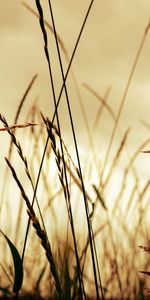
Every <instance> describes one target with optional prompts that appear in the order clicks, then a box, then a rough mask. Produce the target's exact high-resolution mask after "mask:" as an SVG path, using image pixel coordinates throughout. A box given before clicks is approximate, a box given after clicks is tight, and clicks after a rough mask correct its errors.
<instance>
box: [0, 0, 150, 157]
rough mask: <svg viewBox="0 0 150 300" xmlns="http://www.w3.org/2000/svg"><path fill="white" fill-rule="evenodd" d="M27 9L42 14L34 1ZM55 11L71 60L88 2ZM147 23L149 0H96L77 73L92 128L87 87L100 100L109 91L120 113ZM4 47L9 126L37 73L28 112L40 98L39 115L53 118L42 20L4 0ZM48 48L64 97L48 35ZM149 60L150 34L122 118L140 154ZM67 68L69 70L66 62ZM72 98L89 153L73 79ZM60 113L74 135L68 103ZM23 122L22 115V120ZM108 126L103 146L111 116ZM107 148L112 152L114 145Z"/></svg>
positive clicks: (0, 83)
mask: <svg viewBox="0 0 150 300" xmlns="http://www.w3.org/2000/svg"><path fill="white" fill-rule="evenodd" d="M26 3H28V4H30V5H31V6H32V7H33V8H34V9H36V7H35V2H34V1H29V0H27V1H26ZM43 3H44V6H45V11H44V12H45V16H46V19H47V20H50V17H49V11H48V6H47V4H46V3H47V2H46V1H43ZM52 5H53V10H54V15H55V20H56V27H57V31H58V33H59V35H60V36H61V37H62V39H63V42H64V44H65V46H66V48H67V51H68V53H69V56H70V55H71V53H72V50H73V47H74V44H75V41H76V38H77V35H78V33H79V30H80V27H81V24H82V21H83V18H84V16H85V13H86V10H87V7H88V5H89V1H87V0H82V1H79V0H78V1H73V0H64V1H52ZM149 16H150V1H149V0H132V1H131V0H130V1H129V0H107V1H106V0H101V1H100V0H95V2H94V4H93V7H92V11H91V13H90V16H89V19H88V22H87V25H86V28H85V30H84V33H83V36H82V38H81V41H80V44H79V47H78V50H77V53H76V56H75V59H74V62H73V70H74V73H75V76H76V78H77V81H78V84H79V87H80V92H81V95H82V98H83V102H84V105H85V110H86V113H87V117H88V121H89V125H90V126H91V127H92V126H93V121H94V118H95V115H96V112H97V109H98V106H99V103H98V101H97V100H96V99H95V98H94V97H93V96H92V95H91V94H90V93H89V92H88V91H87V90H86V89H85V88H84V87H83V85H82V83H83V82H84V83H87V84H89V85H90V86H91V87H92V88H93V89H95V90H96V91H97V92H98V93H99V94H100V95H101V96H103V95H104V94H105V91H106V89H107V87H108V86H111V92H110V95H109V100H108V102H109V104H110V105H111V106H112V108H113V110H114V112H116V113H117V110H118V108H119V105H120V101H121V97H122V94H123V91H124V88H125V86H126V82H127V79H128V76H129V73H130V70H131V67H132V64H133V61H134V59H135V55H136V53H137V49H138V47H139V44H140V42H141V39H142V37H143V33H144V30H145V28H146V26H147V24H148V21H149ZM0 41H1V47H0V69H1V76H0V90H1V94H0V112H1V113H2V114H4V115H5V116H6V117H7V120H8V122H9V123H11V122H12V121H13V118H14V114H15V112H16V109H17V107H18V103H19V101H20V99H21V97H22V95H23V93H24V91H25V89H26V87H27V85H28V83H29V82H30V80H31V78H32V77H33V75H34V74H35V73H38V75H39V77H38V79H37V81H36V83H35V85H34V87H33V89H32V91H31V93H30V96H29V97H28V99H27V101H26V104H25V111H26V110H27V109H28V108H29V107H30V104H31V103H33V100H34V99H35V97H36V96H37V95H40V109H41V110H42V111H44V112H46V113H47V114H49V115H50V116H51V115H52V107H53V106H52V104H51V103H52V102H50V96H51V92H50V88H49V76H48V69H47V63H46V60H45V56H44V51H43V39H42V35H41V31H40V28H39V24H38V20H37V19H36V18H35V17H34V16H32V15H31V14H30V13H29V12H28V11H27V10H26V9H25V8H24V7H23V6H22V2H21V1H19V0H14V1H10V0H1V9H0ZM49 49H50V53H51V55H52V62H53V64H52V66H53V70H54V79H55V83H56V90H57V93H58V91H59V89H60V86H61V77H60V74H59V69H58V65H57V64H56V57H57V56H56V52H55V48H54V40H53V38H52V35H51V34H49ZM149 53H150V34H149V35H148V37H147V40H146V42H145V45H144V48H143V51H142V53H141V57H140V59H139V63H138V65H137V68H136V71H135V74H134V77H133V80H132V84H131V87H130V89H129V93H128V97H127V100H126V103H125V106H124V109H123V112H122V115H121V119H120V124H121V127H122V132H124V131H125V129H126V128H128V127H129V126H131V127H132V132H131V135H130V136H131V138H130V140H129V141H130V143H131V145H129V148H132V147H133V148H135V149H136V147H137V146H138V145H139V144H140V143H141V142H142V139H144V137H146V136H147V135H148V134H149V133H148V131H146V129H144V128H143V127H142V125H141V124H139V119H144V120H145V121H147V122H149V107H150V105H149V96H150V81H149V79H150V59H149ZM63 61H64V68H65V69H66V66H67V64H66V62H65V60H64V56H63ZM68 91H69V96H70V100H71V105H72V109H73V115H74V119H75V125H76V128H77V130H78V129H79V131H78V132H79V141H80V142H81V145H82V146H83V145H84V143H85V129H84V122H83V118H82V115H81V110H80V106H79V104H78V102H77V101H78V99H77V95H76V92H75V89H74V86H73V83H72V79H71V77H70V76H69V78H68ZM63 101H64V99H63ZM61 112H62V113H61V120H62V126H64V130H65V133H66V132H67V133H68V131H69V129H68V124H69V121H68V117H67V111H66V109H65V105H64V102H62V104H61ZM23 117H24V116H23V115H22V120H23ZM102 122H103V123H102V126H101V127H100V128H99V130H100V139H102V140H103V138H104V139H106V137H109V136H110V133H111V130H112V123H111V121H110V117H109V115H108V114H107V113H105V114H104V116H103V119H102ZM81 128H82V130H81ZM68 134H69V133H68ZM3 138H4V135H2V136H1V137H0V139H1V141H3ZM83 140H84V142H83ZM106 142H107V145H108V139H107V141H106ZM99 145H100V142H99V143H98V146H99ZM107 145H106V147H107ZM106 147H104V149H103V150H104V151H105V149H106Z"/></svg>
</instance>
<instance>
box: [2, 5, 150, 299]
mask: <svg viewBox="0 0 150 300" xmlns="http://www.w3.org/2000/svg"><path fill="white" fill-rule="evenodd" d="M95 2H96V0H95V1H94V0H92V1H89V3H88V2H87V1H84V3H85V6H84V10H83V7H82V5H81V8H82V12H83V11H84V13H82V18H80V19H82V21H81V20H80V23H79V25H78V31H77V30H76V32H77V34H74V36H73V30H72V34H71V36H73V40H72V41H71V42H70V43H71V44H72V45H73V46H72V48H71V46H70V44H69V43H68V44H67V45H66V42H65V37H63V35H62V36H61V34H60V33H59V30H58V29H57V22H58V27H59V29H60V30H61V21H60V20H59V18H57V17H56V16H55V15H57V13H58V12H59V10H60V11H61V9H60V7H61V5H60V7H59V4H58V3H57V1H56V3H55V4H54V3H53V1H52V3H51V1H47V3H44V4H43V3H42V1H40V0H36V1H35V2H34V3H30V2H29V1H28V2H23V3H22V4H21V9H22V10H24V14H25V15H27V16H28V18H30V19H31V20H32V21H31V22H33V23H32V26H33V28H32V29H31V31H33V32H34V30H35V29H34V28H36V30H37V32H38V41H40V43H39V44H38V48H37V49H36V53H33V54H32V55H33V56H35V57H38V61H39V64H40V65H41V68H42V67H43V66H44V68H45V69H44V70H46V71H45V73H44V75H43V74H42V75H41V74H39V73H40V72H39V71H38V70H37V68H36V66H34V63H35V61H34V57H33V66H32V68H33V69H34V75H32V76H31V78H29V80H28V84H27V85H26V88H25V89H24V90H23V91H22V97H21V98H20V99H19V101H17V105H16V106H15V105H14V107H13V109H14V111H15V113H14V115H13V117H12V115H11V117H10V110H11V109H12V107H11V105H12V104H10V107H9V103H7V104H4V102H7V100H5V99H4V100H2V101H3V103H2V105H1V111H0V122H1V125H0V138H1V145H2V147H1V153H0V161H1V163H0V169H1V174H0V176H1V183H0V298H1V299H16V300H17V299H60V300H69V299H72V300H75V299H83V300H85V299H89V300H90V299H102V300H106V299H133V300H144V299H150V283H149V275H150V272H149V270H150V269H149V268H150V238H149V210H150V203H149V186H150V179H149V161H150V157H149V155H150V137H149V130H150V123H149V122H148V115H149V111H148V108H147V107H146V105H145V104H148V105H149V84H148V81H149V75H150V74H149V73H148V71H147V69H149V67H148V62H149V56H148V55H149V51H148V49H149V47H150V45H149V44H148V39H149V34H150V33H149V31H150V22H149V21H147V23H145V24H144V25H143V24H142V26H143V27H142V29H143V31H142V30H141V32H142V34H141V35H140V34H137V33H136V39H138V42H137V43H136V47H135V49H134V51H131V52H132V59H129V66H128V71H127V70H126V69H125V65H124V68H123V67H122V72H123V76H122V77H121V75H120V74H118V73H117V77H116V78H117V80H116V82H115V78H112V82H111V84H110V82H107V83H106V79H107V76H108V78H109V75H107V76H106V74H105V73H104V78H105V77H106V78H105V80H104V79H103V74H102V73H97V69H96V71H94V66H95V67H96V65H97V66H98V69H99V67H100V63H99V56H98V53H99V51H101V52H102V53H101V56H100V60H102V59H103V55H104V52H105V51H104V49H101V48H99V50H98V52H96V50H95V53H93V52H92V54H91V52H90V51H91V49H94V48H92V45H91V44H92V41H91V40H90V39H88V38H87V36H88V30H89V31H90V30H94V26H93V24H95V23H94V21H95V20H96V21H95V22H98V21H99V22H100V20H99V18H98V19H97V18H96V16H98V10H97V11H96V7H97V8H101V9H103V8H104V6H105V5H106V4H104V3H103V5H102V6H101V4H100V3H99V4H95ZM102 2H103V1H102ZM66 3H68V10H69V9H70V8H71V4H69V2H67V1H66ZM146 3H147V2H146V1H145V4H143V6H144V5H145V7H146ZM69 5H70V6H69ZM72 5H74V8H75V4H73V3H72ZM78 5H79V4H78ZM94 5H97V6H95V15H94V12H93V11H94ZM117 5H119V4H117ZM116 7H117V6H116ZM117 9H118V8H117ZM117 9H116V12H118V15H119V12H120V11H121V10H120V11H117ZM92 13H93V15H92ZM96 13H97V14H96ZM94 16H95V17H94ZM72 18H73V15H72ZM124 20H125V18H124ZM64 22H65V20H64ZM103 22H104V23H105V20H103ZM66 24H68V27H69V26H71V23H70V22H69V20H66ZM112 24H113V23H112ZM63 26H64V24H62V28H63ZM112 26H113V25H112ZM144 26H145V27H144ZM64 28H65V26H64ZM64 28H63V30H64ZM66 28H67V27H66ZM91 28H92V29H91ZM109 30H110V28H109ZM135 30H136V28H135ZM69 31H71V29H70V28H69ZM137 31H138V30H136V32H137ZM76 32H75V33H76ZM106 32H107V30H106ZM91 33H93V31H91ZM104 33H105V30H104ZM118 34H119V29H118ZM130 34H131V33H129V35H130ZM86 35H87V36H86ZM33 36H34V35H33ZM93 36H94V35H93ZM106 36H107V35H106ZM90 37H91V38H92V34H91V36H90ZM114 37H115V35H114ZM124 39H125V40H126V39H127V38H126V37H124ZM96 40H97V41H99V35H98V31H96V35H95V38H94V41H95V43H96ZM104 41H105V40H104ZM100 42H101V45H102V38H100ZM36 43H37V42H36V39H35V44H36ZM84 43H85V44H84ZM108 44H109V43H108ZM110 44H111V41H110ZM80 45H81V48H80ZM82 45H83V49H84V50H85V52H86V53H83V52H82V50H83V49H82ZM88 45H89V48H88ZM93 45H94V42H93ZM98 45H99V42H97V45H95V48H96V47H97V46H98ZM114 45H115V46H113V42H112V44H111V47H112V48H111V49H110V51H111V52H112V53H111V61H113V59H115V58H113V57H115V56H113V51H114V49H115V51H114V52H117V47H118V49H121V48H119V47H121V46H119V45H121V42H120V44H116V42H115V41H114ZM36 47H37V44H36ZM113 47H114V48H113ZM29 48H30V47H29ZM128 48H130V47H128ZM145 49H146V50H145ZM132 50H133V49H132ZM26 51H27V52H28V51H29V52H30V49H27V50H26ZM26 51H25V53H26ZM107 51H108V50H107ZM107 51H106V52H107ZM129 52H130V51H129ZM31 53H32V49H31ZM108 53H109V51H108ZM118 53H119V51H118ZM147 53H148V54H147ZM109 55H110V54H109ZM109 55H108V57H109ZM115 55H116V57H117V56H118V55H119V54H115ZM144 56H145V59H144ZM11 59H12V61H13V59H17V55H16V56H15V58H14V57H13V52H12V57H11ZM18 59H19V56H18ZM105 59H106V58H105V56H104V65H103V67H104V66H105V63H106V62H105ZM22 60H23V58H22ZM92 60H93V61H92ZM120 61H121V56H119V58H118V60H117V63H118V65H117V63H114V64H113V63H112V67H114V68H116V72H119V69H120V68H121V67H120V65H121V62H120ZM88 62H89V66H91V64H92V67H91V68H90V71H88V72H87V73H88V74H87V76H86V78H85V80H83V76H82V72H81V73H80V72H79V71H78V67H79V69H80V65H81V67H82V64H83V70H84V68H86V65H87V64H88ZM29 64H31V65H32V59H31V61H30V62H29ZM106 65H107V63H106ZM16 66H17V60H16ZM16 68H17V67H16ZM107 68H108V65H107V67H106V69H107ZM87 70H88V67H87ZM21 72H22V73H23V72H24V70H22V71H21ZM94 72H95V73H94ZM41 73H42V72H41ZM85 73H86V71H85ZM106 73H107V72H106ZM13 74H14V75H13V76H15V74H17V71H16V73H15V69H14V70H13ZM92 74H96V75H93V76H92ZM99 74H101V75H99ZM141 74H142V75H141ZM21 76H22V75H21V74H20V77H21ZM98 76H100V77H101V78H102V79H101V84H100V86H101V89H102V91H103V93H101V92H100V88H95V84H94V81H95V79H96V80H97V81H96V82H97V86H98V85H99V84H98ZM136 76H137V77H136ZM140 76H141V77H140ZM8 78H9V74H8ZM43 78H44V79H43ZM143 78H144V79H143ZM145 78H146V79H145ZM12 80H13V78H12ZM140 80H141V81H142V80H143V81H142V83H143V86H144V87H142V84H141V85H140V84H139V82H140ZM144 80H145V81H144ZM144 82H146V83H144ZM137 83H138V84H137ZM7 84H9V81H8V82H7ZM144 84H145V85H144ZM7 89H8V87H7ZM113 89H114V90H115V92H113ZM142 89H143V90H142ZM142 91H143V94H142ZM116 97H117V98H116ZM144 97H145V98H144ZM0 101H1V100H0ZM148 105H147V106H148Z"/></svg>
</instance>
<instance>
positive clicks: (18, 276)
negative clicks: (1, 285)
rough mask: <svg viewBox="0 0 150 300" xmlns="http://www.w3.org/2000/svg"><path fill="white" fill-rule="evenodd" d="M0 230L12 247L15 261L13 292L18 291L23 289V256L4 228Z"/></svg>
mask: <svg viewBox="0 0 150 300" xmlns="http://www.w3.org/2000/svg"><path fill="white" fill-rule="evenodd" d="M0 232H1V233H2V235H3V236H4V238H5V239H6V241H7V243H8V246H9V248H10V251H11V254H12V258H13V263H14V283H13V292H14V293H17V292H18V291H19V290H20V289H21V286H22V281H23V266H22V261H21V257H20V255H19V252H18V250H17V249H16V247H15V246H14V245H13V244H12V242H11V241H10V240H9V238H8V237H7V236H6V235H5V234H4V233H3V232H2V230H0Z"/></svg>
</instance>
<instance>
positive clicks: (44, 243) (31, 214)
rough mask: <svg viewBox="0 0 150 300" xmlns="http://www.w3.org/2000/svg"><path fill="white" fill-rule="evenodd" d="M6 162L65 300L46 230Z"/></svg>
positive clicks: (57, 287)
mask: <svg viewBox="0 0 150 300" xmlns="http://www.w3.org/2000/svg"><path fill="white" fill-rule="evenodd" d="M5 160H6V162H7V164H8V166H9V168H10V170H11V172H12V175H13V177H14V180H15V181H16V183H17V185H18V187H19V189H20V192H21V195H22V197H23V199H24V200H25V203H26V206H27V213H28V215H29V217H30V219H31V221H32V226H33V227H34V228H35V231H36V234H37V235H38V237H39V238H40V240H41V244H42V246H43V248H44V250H45V254H46V257H47V259H48V262H49V264H50V270H51V273H52V275H53V277H54V280H55V285H56V289H57V292H58V294H59V296H60V299H64V297H63V292H62V288H61V284H60V280H59V276H58V273H57V269H56V265H55V262H54V258H53V254H52V250H51V245H50V243H49V241H48V238H47V234H46V232H45V230H44V229H42V228H41V225H40V223H39V221H38V218H37V217H36V214H35V211H34V209H33V207H32V205H31V204H30V200H29V198H28V196H27V195H26V193H25V191H24V188H23V186H22V184H21V182H20V180H19V179H18V177H17V174H16V172H15V169H14V168H13V166H12V165H11V164H10V162H9V161H8V159H7V158H5Z"/></svg>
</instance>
